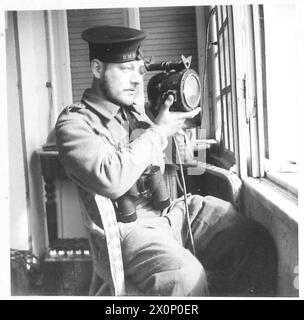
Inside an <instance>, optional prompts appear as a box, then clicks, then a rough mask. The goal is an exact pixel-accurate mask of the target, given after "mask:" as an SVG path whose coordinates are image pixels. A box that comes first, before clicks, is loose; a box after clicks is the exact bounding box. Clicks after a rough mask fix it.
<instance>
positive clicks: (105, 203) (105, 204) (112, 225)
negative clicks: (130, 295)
mask: <svg viewBox="0 0 304 320" xmlns="http://www.w3.org/2000/svg"><path fill="white" fill-rule="evenodd" d="M95 201H96V204H97V207H98V210H99V212H100V216H101V219H102V224H103V228H104V232H105V235H106V241H107V248H108V254H109V261H110V268H111V275H112V280H113V285H114V294H115V296H119V295H123V294H124V293H125V278H124V269H123V261H122V254H121V246H120V237H119V229H118V224H117V220H116V214H115V210H114V207H113V204H112V202H111V200H110V199H108V198H105V197H103V196H100V195H95Z"/></svg>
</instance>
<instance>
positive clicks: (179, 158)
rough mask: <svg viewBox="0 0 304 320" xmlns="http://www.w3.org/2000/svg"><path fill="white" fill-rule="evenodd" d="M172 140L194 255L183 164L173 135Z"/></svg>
mask: <svg viewBox="0 0 304 320" xmlns="http://www.w3.org/2000/svg"><path fill="white" fill-rule="evenodd" d="M173 141H174V143H175V147H176V153H177V157H178V162H179V165H180V171H181V177H182V184H183V193H184V203H185V212H186V221H187V227H188V235H189V238H190V246H191V252H192V253H193V255H194V256H195V255H196V253H195V246H194V240H193V235H192V231H191V223H190V215H189V209H188V204H187V189H186V183H185V177H184V172H183V165H182V161H181V156H180V153H179V150H178V146H177V142H176V140H175V137H173Z"/></svg>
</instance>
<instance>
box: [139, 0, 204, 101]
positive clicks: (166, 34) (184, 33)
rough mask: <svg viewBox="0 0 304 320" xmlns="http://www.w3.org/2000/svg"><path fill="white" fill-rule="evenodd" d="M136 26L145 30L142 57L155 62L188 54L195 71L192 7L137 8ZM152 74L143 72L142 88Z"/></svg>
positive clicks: (194, 34) (193, 9)
mask: <svg viewBox="0 0 304 320" xmlns="http://www.w3.org/2000/svg"><path fill="white" fill-rule="evenodd" d="M140 25H141V29H142V30H144V31H146V32H147V33H148V35H147V38H146V40H145V42H144V47H143V49H144V55H145V56H146V57H151V56H152V57H153V58H154V61H155V62H157V61H165V60H171V61H176V60H177V59H179V58H180V56H181V55H182V54H183V55H184V56H186V57H188V56H192V62H191V68H192V69H194V70H195V71H196V72H198V56H197V38H196V37H197V36H196V16H195V7H189V6H186V7H152V8H140ZM155 73H157V72H150V73H148V74H146V76H145V79H144V82H145V88H146V86H147V83H148V81H149V79H150V78H151V77H152V75H154V74H155ZM145 97H146V94H145Z"/></svg>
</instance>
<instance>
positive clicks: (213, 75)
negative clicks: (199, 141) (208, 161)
mask: <svg viewBox="0 0 304 320" xmlns="http://www.w3.org/2000/svg"><path fill="white" fill-rule="evenodd" d="M295 21H296V10H295V6H294V5H283V4H282V5H268V6H266V5H246V6H243V5H239V6H216V7H215V8H214V9H213V10H212V14H211V18H210V43H209V62H210V65H211V70H209V76H210V79H212V81H211V82H210V91H209V95H211V96H212V99H211V101H212V113H211V117H210V119H211V120H210V121H212V123H213V124H214V127H215V130H214V138H215V139H216V140H217V141H218V142H219V146H220V148H219V150H220V152H219V154H220V157H221V158H223V159H226V160H228V161H229V162H230V163H231V164H233V163H234V162H235V163H236V168H237V172H238V173H239V175H240V176H241V177H247V176H250V177H255V178H267V179H270V180H272V181H273V182H275V183H276V184H279V185H280V186H281V187H283V188H285V189H287V190H288V191H289V192H291V193H292V194H294V195H295V196H297V179H298V169H297V165H298V148H299V147H298V143H297V138H298V137H299V134H298V132H297V130H298V124H297V114H298V112H299V110H297V108H298V106H297V104H296V103H297V101H296V82H295V78H296V56H295V54H296V29H295ZM282 22H284V23H282Z"/></svg>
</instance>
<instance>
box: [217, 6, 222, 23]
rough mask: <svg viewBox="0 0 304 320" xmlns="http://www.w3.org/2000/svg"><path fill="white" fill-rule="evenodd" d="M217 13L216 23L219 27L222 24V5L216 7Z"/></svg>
mask: <svg viewBox="0 0 304 320" xmlns="http://www.w3.org/2000/svg"><path fill="white" fill-rule="evenodd" d="M217 14H218V24H219V28H220V27H221V25H222V21H223V20H222V6H218V7H217Z"/></svg>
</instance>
